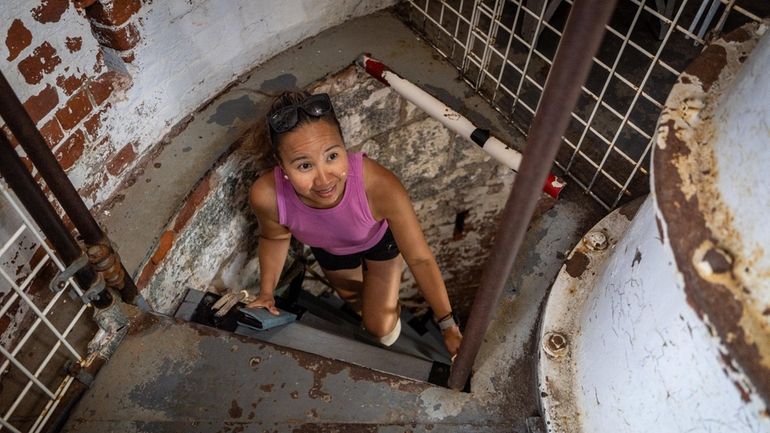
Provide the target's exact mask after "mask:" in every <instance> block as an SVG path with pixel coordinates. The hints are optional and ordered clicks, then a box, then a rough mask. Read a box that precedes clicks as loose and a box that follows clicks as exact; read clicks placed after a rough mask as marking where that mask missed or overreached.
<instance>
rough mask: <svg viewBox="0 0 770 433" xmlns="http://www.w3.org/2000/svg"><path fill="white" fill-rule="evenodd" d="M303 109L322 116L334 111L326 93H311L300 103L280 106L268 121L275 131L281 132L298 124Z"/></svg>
mask: <svg viewBox="0 0 770 433" xmlns="http://www.w3.org/2000/svg"><path fill="white" fill-rule="evenodd" d="M298 110H302V111H304V112H305V114H307V115H308V116H313V117H321V116H323V115H324V114H326V113H328V112H330V111H332V101H331V100H330V99H329V95H328V94H326V93H319V94H317V95H310V96H308V97H307V98H305V100H304V101H302V102H300V103H299V104H292V105H288V106H286V107H283V108H280V109H278V110H276V111H275V112H273V113H272V114H270V115H269V116H268V117H267V123H268V124H269V125H270V127H271V128H273V131H275V132H276V133H278V134H280V133H282V132H286V131H289V130H291V129H292V128H294V127H295V126H297V122H298V121H299V112H298Z"/></svg>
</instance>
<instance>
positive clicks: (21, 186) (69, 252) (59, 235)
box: [0, 132, 112, 308]
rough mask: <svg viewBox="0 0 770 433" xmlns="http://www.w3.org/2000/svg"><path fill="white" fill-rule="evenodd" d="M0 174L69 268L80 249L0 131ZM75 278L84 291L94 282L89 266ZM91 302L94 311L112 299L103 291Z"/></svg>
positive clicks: (106, 304)
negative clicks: (94, 308)
mask: <svg viewBox="0 0 770 433" xmlns="http://www.w3.org/2000/svg"><path fill="white" fill-rule="evenodd" d="M0 175H2V176H3V178H4V179H5V181H6V182H7V183H8V186H9V187H10V188H11V189H12V190H13V192H14V193H15V194H16V196H17V197H18V198H19V201H21V203H22V204H23V205H24V207H25V208H26V209H27V211H28V212H29V214H30V215H31V216H32V219H34V220H35V222H36V223H37V225H38V226H39V227H40V229H41V230H42V231H43V234H45V236H46V238H48V240H50V241H51V244H52V245H53V247H54V249H55V250H56V252H58V253H59V255H60V256H61V258H62V260H63V261H64V263H65V264H66V265H69V264H71V263H72V262H74V261H75V260H77V259H78V258H80V256H81V254H82V253H83V252H82V251H81V250H80V246H78V244H77V242H76V241H75V238H73V237H72V234H71V233H70V232H69V230H67V228H66V227H65V226H64V223H63V222H62V221H61V219H59V215H58V214H57V213H56V211H55V210H54V208H53V206H51V202H49V201H48V199H47V198H46V196H45V194H43V191H41V190H40V187H39V186H38V185H37V182H35V179H33V178H32V175H31V174H30V173H29V171H28V170H27V167H26V166H25V165H24V163H23V162H22V161H21V158H19V155H18V154H17V153H16V151H15V150H13V146H11V142H10V141H9V140H8V138H7V137H6V136H5V134H4V133H2V132H0ZM75 278H76V279H77V281H78V283H79V284H80V286H81V287H83V289H84V290H87V289H88V288H89V287H90V286H91V284H92V283H93V282H94V280H95V278H96V274H95V273H94V271H93V269H91V267H90V266H86V267H85V268H82V269H81V270H79V271H78V272H77V273H76V274H75ZM91 303H92V304H93V305H94V307H96V308H106V307H109V306H110V305H111V304H112V296H111V295H110V293H109V292H108V291H107V290H104V291H102V293H101V294H100V295H99V297H98V298H97V299H95V300H93V301H92V302H91Z"/></svg>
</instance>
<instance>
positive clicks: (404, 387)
mask: <svg viewBox="0 0 770 433" xmlns="http://www.w3.org/2000/svg"><path fill="white" fill-rule="evenodd" d="M349 374H350V377H351V379H353V380H354V381H356V382H358V381H361V380H362V381H366V382H374V383H386V384H388V385H390V387H391V388H394V389H397V390H399V391H403V392H408V393H413V394H419V393H421V392H423V391H425V390H426V389H428V388H430V387H431V385H428V384H427V383H425V382H418V381H416V380H411V379H406V378H401V377H396V376H391V375H388V374H383V373H380V372H377V371H374V370H369V369H367V368H351V369H350V371H349Z"/></svg>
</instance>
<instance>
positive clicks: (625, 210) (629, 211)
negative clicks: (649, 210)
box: [618, 197, 644, 221]
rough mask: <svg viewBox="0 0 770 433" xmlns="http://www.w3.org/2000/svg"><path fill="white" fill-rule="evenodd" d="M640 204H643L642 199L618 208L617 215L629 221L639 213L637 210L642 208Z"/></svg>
mask: <svg viewBox="0 0 770 433" xmlns="http://www.w3.org/2000/svg"><path fill="white" fill-rule="evenodd" d="M642 203H644V197H639V198H638V199H636V200H633V201H631V202H629V203H627V204H625V205H624V206H622V207H620V209H618V213H619V214H621V215H623V216H624V217H626V219H628V220H629V221H631V220H632V219H634V217H635V216H636V213H637V212H639V208H640V207H642Z"/></svg>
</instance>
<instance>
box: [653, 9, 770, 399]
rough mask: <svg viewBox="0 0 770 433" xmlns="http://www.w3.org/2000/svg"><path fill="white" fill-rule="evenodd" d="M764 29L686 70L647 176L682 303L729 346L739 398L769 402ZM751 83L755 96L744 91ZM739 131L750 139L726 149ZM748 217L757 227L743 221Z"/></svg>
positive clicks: (752, 29) (733, 37) (768, 49)
mask: <svg viewBox="0 0 770 433" xmlns="http://www.w3.org/2000/svg"><path fill="white" fill-rule="evenodd" d="M766 31H767V24H766V23H765V24H750V25H747V26H745V27H743V28H741V29H738V30H736V31H735V32H732V33H730V34H729V35H727V36H725V37H724V38H722V39H719V40H717V41H715V42H714V43H713V44H711V45H710V46H708V47H707V48H706V49H705V50H704V52H703V53H702V54H701V56H700V57H699V58H698V59H697V60H696V61H694V62H693V63H692V64H691V65H690V66H689V67H688V68H687V69H686V70H685V71H684V72H683V73H682V75H681V76H680V78H679V80H678V82H677V84H676V85H675V86H674V88H673V89H672V91H671V94H670V96H669V98H668V100H667V102H666V106H665V108H664V110H663V112H662V114H661V119H660V124H659V129H658V136H657V145H656V148H655V151H654V153H653V168H654V170H653V173H654V190H655V194H656V196H657V203H658V206H659V209H660V213H661V215H662V222H660V224H659V227H660V225H661V224H662V225H663V226H664V227H663V228H664V229H665V230H663V229H661V232H663V231H665V232H667V234H668V236H667V238H666V241H667V242H670V245H671V248H672V250H673V253H674V257H675V259H676V264H677V268H678V271H679V272H680V273H681V275H682V277H683V279H684V283H685V284H684V287H685V291H686V294H687V301H688V303H689V304H690V305H691V306H692V308H693V309H694V310H695V311H696V312H697V314H698V315H699V316H700V317H701V319H702V320H703V321H704V322H706V323H707V324H708V325H709V329H710V330H711V332H712V335H714V336H717V337H718V338H719V340H720V341H721V344H723V345H724V347H725V348H726V353H725V354H724V357H723V364H724V369H725V372H726V374H728V373H727V372H728V371H729V372H730V373H729V374H733V373H735V374H739V372H740V373H745V375H746V376H747V377H748V378H749V382H750V384H746V383H745V382H743V381H740V380H736V381H735V386H736V387H738V389H740V390H741V392H742V394H743V395H744V396H745V400H746V401H748V400H749V394H750V393H752V392H753V391H754V390H756V392H758V393H759V395H761V397H762V398H763V399H764V401H765V404H766V405H767V404H770V292H769V291H768V287H770V267H769V266H768V263H769V262H770V256H769V255H768V253H767V244H765V245H762V243H763V242H762V236H763V235H762V234H761V231H762V230H766V228H765V227H763V224H762V221H763V220H764V217H765V216H766V213H767V211H768V209H770V201H769V200H768V197H769V195H768V194H770V189H768V186H767V183H766V182H764V180H763V178H764V176H765V173H764V171H765V170H766V169H767V167H766V166H765V167H764V169H757V167H758V165H757V164H756V163H752V160H754V161H763V160H767V159H769V158H770V156H769V155H770V154H769V153H768V152H770V150H768V149H770V148H768V146H767V137H768V134H769V133H770V129H768V124H770V122H769V121H768V118H769V117H770V110H768V109H767V100H768V99H767V98H768V97H770V94H768V95H764V94H759V93H761V91H760V90H759V89H769V88H770V86H768V85H767V82H768V75H767V68H766V66H767V65H768V64H770V60H768V58H769V57H770V56H769V55H768V54H769V53H770V40H768V38H767V37H765V38H764V39H763V40H762V42H758V41H759V39H760V37H761V36H762V35H763V34H764V33H765V32H766ZM758 44H759V45H758ZM755 47H756V48H755ZM752 51H754V53H753V54H752ZM747 59H748V60H747ZM756 62H760V63H761V64H762V65H764V66H759V67H758V66H756ZM744 64H746V65H749V64H754V65H755V66H752V67H748V66H745V65H744ZM754 69H756V70H757V71H756V72H752V71H753V70H754ZM747 81H748V82H752V81H753V85H754V86H755V87H754V88H755V89H757V90H754V92H759V93H752V92H751V91H744V92H743V93H740V92H741V89H742V88H746V86H747V84H746V83H747ZM762 83H764V84H762ZM752 107H759V108H758V109H756V108H752ZM762 107H764V108H762ZM731 119H733V120H731ZM731 122H732V123H731ZM741 130H747V131H752V132H753V134H752V135H753V137H749V138H748V139H743V138H741V139H740V140H738V141H737V142H735V143H731V142H730V141H729V140H730V137H731V136H740V135H737V134H741V133H742V132H741ZM725 143H731V144H730V145H729V146H726V145H725ZM736 159H742V160H741V161H740V162H736ZM752 215H755V216H754V218H755V219H756V221H757V222H756V223H753V222H750V221H751V219H747V217H751V216H752ZM763 215H764V216H763ZM747 221H749V222H747ZM747 388H749V389H747Z"/></svg>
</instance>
